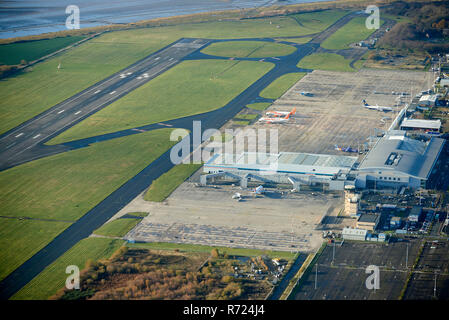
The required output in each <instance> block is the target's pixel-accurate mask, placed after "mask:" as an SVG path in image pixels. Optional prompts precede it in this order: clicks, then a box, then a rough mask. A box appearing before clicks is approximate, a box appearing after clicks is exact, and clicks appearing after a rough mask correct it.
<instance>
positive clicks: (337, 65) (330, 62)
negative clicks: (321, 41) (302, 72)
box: [298, 53, 356, 71]
mask: <svg viewBox="0 0 449 320" xmlns="http://www.w3.org/2000/svg"><path fill="white" fill-rule="evenodd" d="M350 63H351V60H348V59H345V58H344V57H343V56H341V55H339V54H336V53H314V54H311V55H309V56H306V57H304V58H303V59H301V61H299V63H298V67H299V68H305V69H314V70H327V71H356V70H355V69H353V68H351V66H350V65H349V64H350Z"/></svg>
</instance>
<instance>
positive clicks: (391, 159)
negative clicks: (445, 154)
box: [359, 133, 445, 179]
mask: <svg viewBox="0 0 449 320" xmlns="http://www.w3.org/2000/svg"><path fill="white" fill-rule="evenodd" d="M444 142H445V140H444V139H440V138H435V137H432V138H431V140H430V141H428V142H423V141H419V140H415V139H411V138H408V137H405V136H403V135H390V134H388V133H387V135H385V136H384V137H382V138H381V139H380V140H379V141H378V142H377V143H376V144H375V145H374V147H373V148H372V149H371V150H370V152H368V154H367V155H366V157H365V158H364V159H363V161H362V163H361V164H360V166H359V170H360V171H362V172H363V171H370V170H380V171H381V170H387V171H397V172H401V173H404V174H407V175H411V176H414V177H417V178H420V179H427V178H428V177H429V175H430V173H431V171H432V168H433V166H434V164H435V162H436V160H437V159H438V156H439V154H440V152H441V149H442V148H443V145H444Z"/></svg>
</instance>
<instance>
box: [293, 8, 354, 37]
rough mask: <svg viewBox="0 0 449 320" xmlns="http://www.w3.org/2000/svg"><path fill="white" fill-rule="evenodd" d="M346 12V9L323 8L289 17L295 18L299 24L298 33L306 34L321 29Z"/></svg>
mask: <svg viewBox="0 0 449 320" xmlns="http://www.w3.org/2000/svg"><path fill="white" fill-rule="evenodd" d="M348 13H349V11H347V10H324V11H316V12H310V13H300V14H294V15H291V16H290V17H292V18H293V19H295V21H296V22H297V23H298V25H299V29H300V31H299V34H298V35H308V34H313V33H317V32H321V31H323V30H324V29H326V28H328V27H330V26H331V25H332V24H333V23H334V22H336V21H337V20H338V19H340V18H342V17H343V16H345V15H347V14H348Z"/></svg>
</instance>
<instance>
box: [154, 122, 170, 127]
mask: <svg viewBox="0 0 449 320" xmlns="http://www.w3.org/2000/svg"><path fill="white" fill-rule="evenodd" d="M158 124H159V125H161V126H166V127H173V125H171V124H166V123H161V122H159V123H158Z"/></svg>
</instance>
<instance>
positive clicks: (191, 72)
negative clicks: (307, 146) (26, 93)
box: [49, 60, 273, 144]
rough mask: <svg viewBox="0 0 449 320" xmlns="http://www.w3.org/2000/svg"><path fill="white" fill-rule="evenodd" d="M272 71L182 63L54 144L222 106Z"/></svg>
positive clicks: (241, 64) (239, 64)
mask: <svg viewBox="0 0 449 320" xmlns="http://www.w3.org/2000/svg"><path fill="white" fill-rule="evenodd" d="M272 67H273V64H271V63H264V62H254V61H229V60H205V61H184V62H182V63H181V64H179V65H177V66H175V67H174V68H172V69H170V70H168V71H166V72H164V73H163V74H161V75H160V76H158V77H157V78H155V79H153V80H151V81H149V82H148V83H146V84H144V85H143V86H141V87H139V88H137V89H136V90H134V91H132V92H131V93H129V94H128V95H126V96H125V97H123V98H122V99H119V100H117V101H115V102H114V103H112V104H111V105H109V106H108V107H106V108H104V109H102V110H100V111H99V112H97V113H96V114H94V115H92V116H90V117H89V118H87V119H86V120H84V121H82V122H80V123H78V124H77V125H75V126H73V127H72V128H70V129H69V130H67V131H65V132H64V133H62V134H61V135H59V136H58V137H56V138H54V139H53V140H51V141H50V142H49V143H50V144H56V143H61V142H67V141H71V140H76V139H82V138H87V137H91V136H95V135H99V134H104V133H109V132H114V131H118V130H123V129H129V128H134V127H138V126H143V125H146V124H151V123H158V122H161V121H167V120H171V119H176V118H180V117H185V116H189V115H194V114H199V113H203V112H208V111H212V110H215V109H218V108H221V107H223V106H224V105H226V103H228V102H229V101H231V100H232V99H233V98H234V97H235V96H237V95H238V94H239V93H241V92H242V91H243V90H245V89H246V88H247V87H249V86H250V85H251V84H252V83H253V82H254V81H256V80H257V79H259V78H260V77H261V76H263V75H264V74H265V73H266V72H268V71H269V70H270V69H271V68H272Z"/></svg>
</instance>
